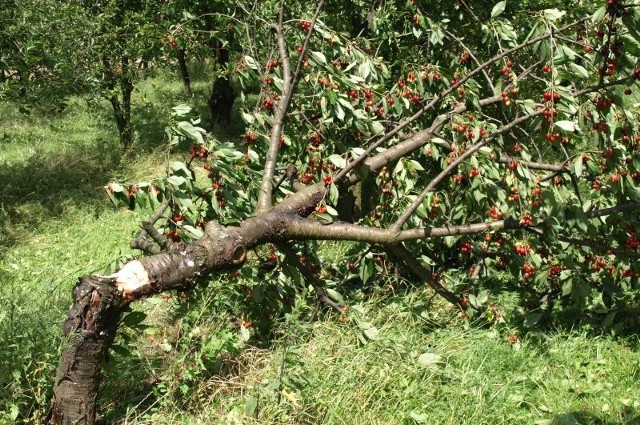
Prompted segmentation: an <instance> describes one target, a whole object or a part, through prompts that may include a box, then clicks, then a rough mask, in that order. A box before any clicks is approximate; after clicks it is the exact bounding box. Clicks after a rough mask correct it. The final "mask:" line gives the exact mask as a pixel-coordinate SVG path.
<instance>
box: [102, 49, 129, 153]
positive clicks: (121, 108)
mask: <svg viewBox="0 0 640 425" xmlns="http://www.w3.org/2000/svg"><path fill="white" fill-rule="evenodd" d="M103 62H104V64H105V69H106V71H107V81H106V82H107V85H108V87H110V89H111V91H112V94H111V97H109V102H111V107H112V108H113V115H114V117H115V119H116V126H117V127H118V134H119V135H120V145H121V146H122V147H123V148H124V149H125V150H126V149H129V148H130V147H131V144H132V143H133V128H132V127H131V93H133V81H132V80H131V78H130V77H129V71H130V70H129V58H127V57H123V58H122V59H121V62H120V66H119V68H118V69H117V70H113V69H112V68H111V65H110V63H109V61H108V60H106V59H104V60H103ZM118 82H119V85H120V87H119V88H120V90H119V91H120V93H119V94H120V95H121V96H122V100H120V97H119V96H118V93H117V92H116V91H115V87H116V84H117V83H118Z"/></svg>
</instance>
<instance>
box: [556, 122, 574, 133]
mask: <svg viewBox="0 0 640 425" xmlns="http://www.w3.org/2000/svg"><path fill="white" fill-rule="evenodd" d="M555 124H556V125H557V126H558V127H560V128H561V129H563V130H564V131H568V132H570V133H572V132H574V131H575V130H576V125H575V124H574V122H573V121H556V123H555Z"/></svg>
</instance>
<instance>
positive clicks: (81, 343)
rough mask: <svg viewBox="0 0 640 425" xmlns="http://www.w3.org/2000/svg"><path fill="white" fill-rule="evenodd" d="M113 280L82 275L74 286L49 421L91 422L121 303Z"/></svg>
mask: <svg viewBox="0 0 640 425" xmlns="http://www.w3.org/2000/svg"><path fill="white" fill-rule="evenodd" d="M114 281H115V279H113V278H103V277H98V276H84V277H83V278H81V279H80V281H79V282H78V283H77V284H76V286H75V287H74V289H73V300H74V303H73V307H71V310H70V311H69V315H68V317H67V320H66V321H65V323H64V329H63V335H64V336H65V338H66V348H65V350H64V352H63V353H62V357H61V359H60V363H59V364H58V369H57V372H56V378H55V382H54V388H55V390H54V394H53V399H52V402H51V408H50V410H49V413H48V415H47V417H46V418H45V421H46V422H48V423H53V424H59V425H66V424H92V423H94V422H95V419H96V401H97V397H98V388H99V384H100V369H101V365H102V360H103V359H104V358H105V357H106V355H107V351H108V349H109V347H110V346H111V344H112V342H113V339H114V337H115V335H116V331H117V329H118V321H119V319H120V314H121V312H122V308H123V306H124V303H123V302H122V299H121V297H120V296H119V294H118V291H117V288H116V287H115V286H114V285H113V282H114Z"/></svg>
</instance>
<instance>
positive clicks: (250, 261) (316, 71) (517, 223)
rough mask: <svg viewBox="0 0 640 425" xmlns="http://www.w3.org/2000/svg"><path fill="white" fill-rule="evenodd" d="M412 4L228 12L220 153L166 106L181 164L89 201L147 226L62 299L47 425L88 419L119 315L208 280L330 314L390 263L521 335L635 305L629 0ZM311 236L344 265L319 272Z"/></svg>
mask: <svg viewBox="0 0 640 425" xmlns="http://www.w3.org/2000/svg"><path fill="white" fill-rule="evenodd" d="M414 3H419V2H407V3H406V4H405V3H404V2H400V1H397V2H395V1H387V2H374V5H372V6H367V7H366V8H360V7H359V6H356V5H350V8H348V9H347V10H348V11H349V12H350V13H351V16H347V15H346V14H345V13H341V12H340V10H343V9H339V8H337V5H334V4H332V3H327V5H324V2H322V1H321V2H319V4H318V5H317V8H315V9H313V10H307V9H306V8H304V7H301V6H292V8H291V9H288V5H286V2H282V5H280V6H279V7H277V6H274V4H273V3H271V2H266V3H265V4H264V5H263V6H257V5H254V6H247V9H246V10H245V12H246V14H247V16H250V19H247V20H246V21H243V22H240V21H238V20H234V17H233V16H229V17H228V19H229V22H230V25H232V26H233V28H234V29H235V31H236V32H237V36H238V37H244V38H243V39H244V40H245V43H244V46H245V49H244V51H242V52H237V55H235V57H234V59H233V60H235V68H234V78H235V79H236V81H237V83H238V85H239V86H240V87H242V88H243V92H242V93H241V94H240V98H241V99H244V104H243V106H244V109H243V111H242V117H243V119H244V120H245V122H246V126H247V130H246V133H245V134H244V137H243V138H242V140H237V141H236V142H235V143H233V142H224V143H223V142H221V141H220V140H218V139H216V137H214V136H213V135H211V134H208V133H207V132H206V131H205V130H203V129H202V128H201V127H200V126H199V117H197V116H196V115H195V114H194V112H193V110H192V109H191V108H190V107H189V106H187V105H179V106H177V107H176V108H174V113H173V116H172V118H171V123H170V125H169V127H168V130H167V132H168V135H169V138H170V140H169V143H172V144H174V145H175V146H176V149H179V148H180V147H181V146H184V145H185V144H186V145H189V146H190V151H189V155H188V157H187V158H186V159H185V160H184V161H174V162H171V163H170V164H169V167H168V168H169V173H168V175H167V176H164V177H158V178H157V179H155V180H153V181H150V182H145V183H132V182H113V183H111V184H110V185H109V186H108V187H107V192H108V194H109V196H110V197H111V198H112V199H113V200H114V202H116V203H122V204H125V205H130V204H131V205H136V206H140V207H147V208H150V210H151V211H154V212H153V214H151V216H150V217H149V219H148V220H147V221H144V222H143V223H141V231H140V233H139V235H138V236H137V237H136V238H135V240H133V241H132V247H134V248H137V249H139V250H141V251H142V252H143V253H144V254H145V255H142V256H141V257H139V258H137V259H135V260H132V261H129V262H127V263H126V264H124V265H123V266H122V268H120V269H119V270H118V271H117V272H115V273H114V274H112V275H109V276H98V275H91V276H84V277H82V278H81V279H80V280H79V282H78V283H77V285H76V286H75V287H74V290H73V302H74V304H73V307H72V308H71V310H70V312H69V315H68V317H67V319H66V322H65V324H64V335H65V349H64V352H63V354H62V357H61V359H60V363H59V366H58V370H57V376H56V378H55V383H54V392H53V399H52V404H51V409H50V412H49V416H48V420H49V421H50V422H51V423H64V424H67V423H93V422H94V421H95V418H96V413H97V405H96V401H97V394H98V389H99V381H100V368H101V362H102V360H103V359H104V357H105V355H106V353H107V351H108V350H109V347H110V346H111V344H112V343H113V340H114V338H115V335H116V332H117V329H118V325H119V323H120V321H121V319H122V316H123V314H124V312H125V311H126V309H127V307H128V306H129V305H130V304H131V303H133V302H135V301H138V300H141V299H144V298H146V297H149V296H152V295H155V294H160V293H163V292H166V291H171V290H178V291H190V290H193V289H194V288H195V287H196V285H197V283H198V282H200V281H202V280H203V279H206V278H207V276H210V275H212V274H215V273H224V275H225V276H227V277H228V282H229V285H235V284H236V280H237V279H238V276H239V274H240V273H239V272H238V270H240V269H243V270H244V269H247V268H248V267H254V268H256V267H262V269H263V270H267V273H270V276H273V277H274V280H275V281H278V282H279V283H278V285H281V287H280V288H278V290H277V291H273V293H271V295H270V296H271V297H272V298H273V300H275V302H276V303H279V305H281V306H282V307H283V308H285V307H286V305H289V304H290V303H291V302H293V301H292V299H293V298H295V296H296V287H297V286H299V285H306V286H309V287H310V288H312V289H313V291H314V292H315V295H316V298H317V302H318V304H319V306H320V307H327V308H329V309H333V310H336V311H339V312H341V313H342V314H346V313H345V309H346V307H347V306H346V305H344V301H343V300H342V297H341V294H340V289H341V288H340V285H339V282H341V281H343V280H345V279H347V278H348V277H349V276H355V277H356V278H357V279H359V280H360V281H361V282H362V283H363V284H365V285H366V284H372V283H373V282H374V280H375V276H377V275H378V276H380V275H384V274H385V273H387V272H388V270H389V268H390V267H392V265H397V269H396V270H398V272H399V273H400V274H402V275H404V276H408V278H409V279H410V280H411V281H413V282H424V283H425V284H426V285H428V286H429V287H430V288H432V289H433V291H434V292H435V294H437V295H439V296H441V297H443V298H444V299H445V300H446V301H448V302H449V303H450V304H451V305H452V306H454V308H457V309H459V310H460V312H461V314H462V315H464V316H469V317H471V316H478V315H485V316H486V317H487V318H488V319H489V320H500V318H499V315H498V314H496V310H495V307H494V306H492V304H491V299H490V297H491V295H490V294H491V291H492V290H500V291H511V292H513V293H515V294H518V297H519V299H520V301H521V304H522V306H523V308H524V311H525V316H524V320H525V321H526V322H527V323H528V324H529V325H533V324H535V323H536V322H537V321H539V320H540V319H541V318H542V317H544V315H550V314H553V313H554V312H557V311H558V310H559V309H579V310H580V311H585V312H594V311H596V310H597V311H605V312H606V320H609V321H610V322H613V321H614V319H615V316H616V314H618V313H619V312H622V311H624V310H625V308H627V307H629V308H631V309H633V308H637V307H634V306H637V303H638V300H639V296H640V292H639V291H638V276H639V274H640V269H639V267H638V263H637V258H638V256H639V253H638V240H637V233H636V229H637V226H638V217H639V215H638V211H639V210H640V191H639V190H638V183H639V182H640V156H639V155H638V147H639V145H640V128H639V124H638V97H637V80H638V79H639V78H640V68H639V67H638V55H639V54H640V33H638V30H637V28H640V13H639V12H638V5H637V4H636V3H633V2H630V1H623V0H609V1H608V2H606V4H604V5H596V6H594V10H590V11H589V14H588V15H585V16H582V13H583V12H584V11H583V10H580V9H573V10H572V11H571V13H568V12H565V11H562V10H558V9H541V10H534V9H531V8H528V9H524V10H510V7H511V6H512V5H511V4H510V3H506V2H505V1H501V2H498V3H497V4H491V5H490V6H489V7H487V8H486V10H484V9H482V8H481V7H479V6H476V7H475V8H473V7H471V5H470V3H468V2H464V1H461V2H459V4H458V5H457V6H456V7H450V6H448V5H447V6H446V8H445V7H443V8H442V9H439V7H441V6H436V7H433V8H430V9H429V10H425V9H423V8H422V7H421V6H420V4H414ZM310 7H311V6H310ZM334 8H335V10H334ZM354 16H355V17H356V18H357V19H352V18H353V17H354ZM353 22H358V23H359V24H358V25H355V24H354V23H353ZM249 93H253V94H256V95H257V96H254V97H253V98H252V97H250V96H248V94H249ZM256 97H257V101H256V102H255V103H250V99H255V98H256ZM320 241H350V243H352V244H354V245H355V246H357V247H358V249H355V250H352V251H350V254H349V255H347V256H346V257H345V258H344V259H342V260H340V261H337V262H327V261H325V262H322V261H320V259H319V258H318V256H317V248H318V246H319V245H320V243H321V242H320ZM252 250H256V251H257V252H258V253H259V255H258V257H257V258H252V254H250V253H251V251H252ZM243 266H245V267H243ZM264 266H266V267H264ZM247 273H248V274H247V275H248V276H251V272H250V271H249V272H247ZM255 284H256V285H260V284H261V283H260V282H256V283H255ZM299 302H301V301H299Z"/></svg>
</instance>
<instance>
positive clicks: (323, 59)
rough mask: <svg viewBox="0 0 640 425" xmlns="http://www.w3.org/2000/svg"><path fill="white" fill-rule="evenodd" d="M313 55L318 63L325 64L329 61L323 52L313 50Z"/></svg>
mask: <svg viewBox="0 0 640 425" xmlns="http://www.w3.org/2000/svg"><path fill="white" fill-rule="evenodd" d="M311 57H312V58H313V60H314V61H315V62H316V63H318V64H321V65H324V64H326V63H327V57H326V56H325V55H324V53H322V52H311Z"/></svg>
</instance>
